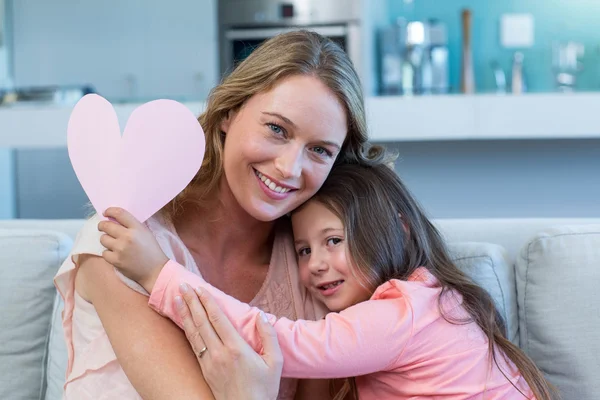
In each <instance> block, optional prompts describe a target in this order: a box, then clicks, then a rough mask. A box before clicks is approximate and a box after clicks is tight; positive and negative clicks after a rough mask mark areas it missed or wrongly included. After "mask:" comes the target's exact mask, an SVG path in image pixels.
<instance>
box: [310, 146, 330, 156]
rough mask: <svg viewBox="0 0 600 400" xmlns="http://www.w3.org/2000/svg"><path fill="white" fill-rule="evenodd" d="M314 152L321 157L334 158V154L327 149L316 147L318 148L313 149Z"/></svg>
mask: <svg viewBox="0 0 600 400" xmlns="http://www.w3.org/2000/svg"><path fill="white" fill-rule="evenodd" d="M313 151H314V152H315V153H317V154H318V155H320V156H327V157H331V156H333V154H332V153H331V152H330V151H329V150H327V149H326V148H325V147H321V146H316V147H313Z"/></svg>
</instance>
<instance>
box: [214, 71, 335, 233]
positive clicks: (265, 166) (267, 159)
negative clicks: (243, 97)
mask: <svg viewBox="0 0 600 400" xmlns="http://www.w3.org/2000/svg"><path fill="white" fill-rule="evenodd" d="M221 129H222V131H223V132H224V133H225V146H224V156H223V168H224V172H225V178H226V180H227V184H228V187H229V190H230V191H231V193H232V194H233V196H234V197H235V199H236V201H237V202H238V203H239V205H240V206H241V207H242V208H243V209H244V210H245V211H246V212H247V213H248V214H250V215H251V216H252V217H254V218H256V219H257V220H260V221H272V220H275V219H277V218H279V217H281V216H282V215H284V214H286V213H288V212H290V211H291V210H293V209H295V208H296V207H298V206H299V205H300V204H302V203H304V202H305V201H306V200H308V199H309V198H310V197H311V196H312V195H314V194H315V193H316V192H317V190H318V189H319V188H320V187H321V185H322V184H323V182H324V181H325V178H326V177H327V175H328V174H329V171H330V170H331V167H332V166H333V163H334V161H335V159H336V157H337V156H338V154H339V152H340V150H341V147H342V144H343V143H344V140H345V138H346V134H347V121H346V113H345V111H344V107H343V106H342V104H341V103H340V102H339V100H338V99H337V97H336V96H335V95H334V94H333V93H332V92H331V91H330V90H329V88H327V86H325V85H324V84H323V83H322V82H321V81H320V80H319V79H317V78H315V77H312V76H293V77H290V78H287V79H285V80H283V81H281V82H280V83H279V84H278V85H277V86H275V87H274V88H273V89H272V90H270V91H268V92H264V93H259V94H256V95H254V96H252V97H251V98H250V99H249V100H248V101H247V102H246V103H245V104H244V106H243V107H242V108H241V109H240V110H239V111H238V112H236V113H232V114H231V115H229V117H228V118H227V119H226V120H224V121H223V123H222V126H221Z"/></svg>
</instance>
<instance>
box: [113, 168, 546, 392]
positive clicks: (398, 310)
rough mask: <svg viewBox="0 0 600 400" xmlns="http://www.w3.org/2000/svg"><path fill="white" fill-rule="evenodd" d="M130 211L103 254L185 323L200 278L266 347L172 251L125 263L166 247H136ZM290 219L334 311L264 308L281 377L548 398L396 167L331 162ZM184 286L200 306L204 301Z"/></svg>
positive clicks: (362, 388)
mask: <svg viewBox="0 0 600 400" xmlns="http://www.w3.org/2000/svg"><path fill="white" fill-rule="evenodd" d="M107 215H108V216H113V212H112V210H111V211H110V212H109V213H108V214H107ZM123 215H125V214H123V213H122V214H121V218H120V220H119V221H118V222H120V223H121V224H123V225H125V228H123V227H122V226H119V225H117V224H115V223H107V224H106V225H105V228H106V229H104V231H105V232H106V233H107V234H108V235H110V237H111V240H110V241H111V242H112V243H111V244H112V246H110V247H109V248H108V251H107V253H106V259H107V260H110V261H111V263H116V266H117V267H118V268H120V269H121V270H122V271H123V273H125V274H127V275H129V276H130V277H133V278H135V279H138V281H139V282H140V283H141V284H143V285H144V286H145V287H146V288H147V289H148V290H149V291H151V292H152V293H151V297H150V302H149V303H150V306H151V307H152V308H153V309H155V310H156V311H158V312H159V313H160V314H162V315H165V316H167V317H169V318H171V319H172V320H173V321H175V322H176V323H177V324H179V325H180V326H182V321H181V318H180V314H179V313H178V310H177V307H176V302H177V301H176V300H177V299H178V298H177V296H178V295H179V290H180V283H181V282H187V283H188V284H189V285H192V286H194V287H198V286H200V287H201V288H202V289H201V290H203V291H206V292H209V293H210V294H211V295H212V296H213V297H214V298H215V299H216V301H217V303H218V304H219V305H220V306H221V307H222V308H223V309H224V311H225V314H226V315H227V316H228V317H229V319H230V320H231V321H232V323H233V324H234V326H235V327H236V328H237V329H238V330H239V332H240V333H241V334H242V336H243V337H244V338H245V339H246V340H247V341H248V342H249V343H250V344H251V345H252V346H253V347H254V348H255V349H256V350H257V351H260V350H261V343H260V340H258V335H257V332H256V328H255V321H256V317H257V315H259V314H260V310H259V309H257V308H255V307H250V306H248V305H246V304H243V303H240V302H238V301H237V300H235V299H232V298H231V297H229V296H227V295H225V294H223V293H222V292H220V291H219V290H217V289H215V288H213V287H211V286H210V285H208V284H207V283H206V282H204V281H203V280H202V278H200V277H198V276H196V275H193V274H191V273H189V272H187V271H186V270H185V269H184V268H182V267H181V266H179V265H178V264H177V263H175V262H174V261H172V260H167V259H166V256H164V255H161V256H157V257H154V259H153V260H152V261H151V262H148V263H146V265H139V264H137V265H136V264H133V263H131V264H128V263H119V260H126V259H127V255H128V254H141V253H152V254H158V253H160V252H159V251H158V246H157V245H156V243H154V242H153V241H151V240H147V241H144V242H145V243H143V244H142V243H140V245H139V246H136V245H130V244H128V243H127V241H126V240H124V239H123V238H126V237H130V238H131V237H133V238H136V237H141V234H142V231H141V230H142V229H143V226H142V225H140V224H139V223H136V222H135V221H133V220H132V219H131V217H130V216H127V217H126V218H123ZM291 219H292V226H293V233H294V243H295V248H296V254H297V258H298V264H299V269H300V278H301V281H302V283H303V284H304V286H305V287H306V288H307V289H308V290H309V291H310V292H311V294H312V295H313V296H314V297H315V298H317V299H319V300H321V301H322V302H323V303H324V304H325V305H326V306H327V308H328V309H329V310H330V311H332V312H331V313H329V314H327V316H326V317H325V318H324V319H322V320H319V321H302V320H301V321H295V322H294V321H291V320H289V319H285V318H280V319H277V318H275V317H274V316H272V315H268V319H269V321H270V322H271V324H273V326H274V327H275V330H276V332H277V335H278V339H279V344H280V346H281V349H282V351H283V356H284V365H283V376H287V377H299V378H341V377H348V376H355V377H356V378H353V379H349V380H348V383H347V384H346V385H344V389H343V390H342V391H341V392H340V393H338V395H337V397H336V398H339V399H341V398H343V397H344V396H345V395H346V394H347V393H348V392H349V391H350V392H352V393H354V394H355V397H356V396H358V398H360V399H414V398H436V397H440V398H441V397H443V398H447V399H467V398H469V399H470V398H473V399H475V398H482V399H483V398H484V399H517V398H524V399H525V398H527V399H533V398H536V399H539V400H542V399H544V400H546V399H550V398H551V393H550V390H549V386H548V384H547V383H546V381H545V380H544V378H543V376H542V374H541V373H540V371H539V370H538V369H537V368H536V366H535V365H534V364H533V362H532V361H531V360H530V359H529V358H528V357H527V356H526V355H525V354H524V353H522V352H521V350H519V348H518V347H516V346H515V345H513V344H512V343H511V342H509V341H508V340H507V339H506V338H505V329H504V323H503V321H502V318H501V316H500V314H499V312H498V310H497V309H496V307H495V305H494V303H493V300H492V299H491V297H490V296H489V295H488V294H487V292H486V291H485V290H483V289H482V288H480V287H479V286H477V285H475V284H474V283H473V282H472V281H471V280H470V279H469V278H468V277H467V276H466V275H465V274H464V273H462V272H461V271H460V270H459V269H458V268H457V267H456V266H455V265H454V264H453V263H452V261H451V259H450V257H449V255H448V253H447V251H446V249H445V247H444V244H443V241H442V239H441V237H440V235H439V233H438V232H437V230H436V229H435V228H434V226H433V225H432V224H431V222H430V221H429V220H428V219H427V218H426V217H425V216H424V214H423V212H422V211H421V209H420V208H419V206H418V205H417V203H416V202H415V200H414V199H413V197H412V196H411V195H410V193H409V192H408V191H407V189H406V188H405V187H404V185H403V184H402V182H401V181H400V179H399V178H398V176H397V175H396V174H395V172H394V171H392V170H391V169H390V168H388V167H387V166H385V165H374V166H371V167H368V166H361V165H344V166H340V167H338V168H336V169H334V170H333V171H332V173H331V174H330V176H329V178H328V179H327V181H326V182H325V184H324V185H323V187H322V188H321V189H320V191H319V192H318V193H317V194H316V195H315V196H314V197H313V198H312V199H311V200H309V201H308V202H307V203H305V204H304V205H303V206H301V207H300V208H299V209H297V210H296V211H294V212H293V213H292V216H291ZM145 237H146V238H150V236H149V235H147V236H145ZM134 242H138V243H139V241H137V240H136V241H134ZM231 251H235V249H232V250H231ZM162 265H164V267H162ZM281 284H282V285H285V284H286V283H285V282H281ZM185 288H187V286H183V287H182V288H181V290H182V292H183V294H184V296H185V298H186V301H187V302H188V303H189V304H190V305H191V306H192V308H193V307H194V303H193V301H196V302H197V299H196V300H195V296H191V295H190V293H191V291H189V290H187V291H186V290H185ZM178 300H179V303H181V299H180V298H179V299H178ZM196 318H198V317H197V316H196ZM190 338H191V339H192V340H197V341H199V343H195V344H194V346H195V348H196V350H198V357H199V359H200V360H201V359H202V357H203V356H204V354H205V353H209V354H210V352H211V349H210V348H209V347H206V345H203V343H207V342H209V340H207V339H208V338H205V337H204V335H202V337H198V336H196V337H195V339H193V338H192V337H191V336H190Z"/></svg>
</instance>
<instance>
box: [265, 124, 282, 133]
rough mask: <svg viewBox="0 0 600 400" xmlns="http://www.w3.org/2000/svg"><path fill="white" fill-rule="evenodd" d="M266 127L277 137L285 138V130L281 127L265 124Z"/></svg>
mask: <svg viewBox="0 0 600 400" xmlns="http://www.w3.org/2000/svg"><path fill="white" fill-rule="evenodd" d="M267 126H268V127H269V129H271V131H272V132H273V133H274V134H276V135H278V136H285V133H286V132H285V129H283V128H282V127H281V126H279V125H277V124H271V123H269V124H267Z"/></svg>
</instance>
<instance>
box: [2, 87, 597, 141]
mask: <svg viewBox="0 0 600 400" xmlns="http://www.w3.org/2000/svg"><path fill="white" fill-rule="evenodd" d="M599 104H600V93H577V94H526V95H522V96H511V95H505V96H497V95H475V96H460V95H453V96H423V97H393V96H390V97H371V98H368V99H367V101H366V106H367V112H368V123H369V128H370V134H371V140H373V141H375V142H402V141H444V140H491V139H495V140H498V139H500V140H502V139H527V140H529V139H585V138H600V115H599V114H600V112H599V111H598V108H599V107H598V105H599ZM185 105H186V106H187V107H188V108H189V109H190V110H191V111H192V112H194V113H195V114H199V113H200V112H201V111H202V109H203V107H204V104H203V103H201V102H196V103H185ZM137 106H138V104H123V105H119V104H117V105H115V110H116V112H117V115H118V118H119V121H120V123H121V126H122V127H123V126H124V125H125V122H126V121H127V118H128V116H129V114H130V113H131V112H132V111H133V110H134V109H135V107H137ZM71 109H72V107H60V106H38V107H36V106H21V107H16V108H0V147H30V148H31V147H34V148H36V147H37V148H39V147H65V146H66V139H67V133H66V130H67V123H68V120H69V116H70V114H71Z"/></svg>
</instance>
